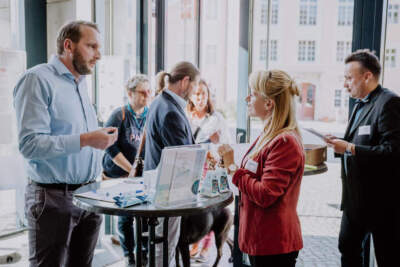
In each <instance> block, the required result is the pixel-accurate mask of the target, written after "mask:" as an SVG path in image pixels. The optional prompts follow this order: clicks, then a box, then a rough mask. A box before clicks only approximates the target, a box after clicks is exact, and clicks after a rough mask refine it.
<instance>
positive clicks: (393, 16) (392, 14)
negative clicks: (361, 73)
mask: <svg viewBox="0 0 400 267" xmlns="http://www.w3.org/2000/svg"><path fill="white" fill-rule="evenodd" d="M399 6H400V0H389V1H388V7H387V23H385V22H384V25H386V36H384V37H385V42H384V44H385V45H384V47H383V48H382V49H381V55H382V56H381V59H383V60H384V64H383V66H384V69H383V73H382V76H383V86H384V87H387V88H389V89H390V90H393V91H395V92H396V93H397V94H400V87H399V78H398V76H399V73H400V64H399V60H400V55H399V49H400V23H398V17H399ZM383 60H382V61H383Z"/></svg>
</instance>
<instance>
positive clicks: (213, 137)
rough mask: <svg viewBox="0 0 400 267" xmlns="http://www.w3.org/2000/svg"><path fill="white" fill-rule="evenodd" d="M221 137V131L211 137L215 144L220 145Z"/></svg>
mask: <svg viewBox="0 0 400 267" xmlns="http://www.w3.org/2000/svg"><path fill="white" fill-rule="evenodd" d="M219 136H220V133H219V131H216V132H215V133H213V134H212V135H210V141H211V143H213V144H218V143H219Z"/></svg>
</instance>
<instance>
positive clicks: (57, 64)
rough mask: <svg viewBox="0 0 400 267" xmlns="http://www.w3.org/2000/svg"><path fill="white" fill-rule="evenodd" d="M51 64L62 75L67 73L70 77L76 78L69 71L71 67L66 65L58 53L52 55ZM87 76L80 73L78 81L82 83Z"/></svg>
mask: <svg viewBox="0 0 400 267" xmlns="http://www.w3.org/2000/svg"><path fill="white" fill-rule="evenodd" d="M49 64H50V65H52V66H53V67H54V68H55V70H56V71H57V72H58V74H60V75H66V76H68V77H69V78H71V79H73V80H75V76H74V75H73V74H72V73H71V72H70V71H69V69H68V68H67V67H66V66H65V65H64V63H63V62H62V61H61V60H60V58H59V57H58V55H52V56H51V58H50V61H49ZM84 78H85V76H84V75H80V76H79V79H78V83H80V82H81V81H82V80H83V79H84Z"/></svg>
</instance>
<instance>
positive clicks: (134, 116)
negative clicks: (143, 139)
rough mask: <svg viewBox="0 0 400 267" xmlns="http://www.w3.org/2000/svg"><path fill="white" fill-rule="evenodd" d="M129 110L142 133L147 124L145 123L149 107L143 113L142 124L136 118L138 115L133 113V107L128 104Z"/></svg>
mask: <svg viewBox="0 0 400 267" xmlns="http://www.w3.org/2000/svg"><path fill="white" fill-rule="evenodd" d="M127 109H128V110H129V112H130V113H131V114H132V117H133V121H134V122H135V124H136V127H137V128H138V129H139V132H141V131H142V128H143V125H144V123H145V121H146V115H147V110H148V108H147V107H144V110H143V113H142V114H140V119H141V120H140V122H139V121H138V119H137V118H136V113H135V112H134V111H133V109H132V107H131V105H129V104H128V105H127Z"/></svg>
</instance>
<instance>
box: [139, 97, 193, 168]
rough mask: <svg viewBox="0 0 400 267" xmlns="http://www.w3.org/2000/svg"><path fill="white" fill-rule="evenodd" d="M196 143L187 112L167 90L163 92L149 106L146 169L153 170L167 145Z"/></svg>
mask: <svg viewBox="0 0 400 267" xmlns="http://www.w3.org/2000/svg"><path fill="white" fill-rule="evenodd" d="M191 144H194V139H193V136H192V130H191V128H190V124H189V121H188V119H187V117H186V114H185V112H184V111H183V110H182V108H181V107H180V106H179V105H178V103H177V102H176V101H175V100H174V99H173V98H172V96H170V95H169V94H168V93H166V92H162V94H160V95H159V96H157V97H156V99H155V100H154V101H153V103H152V104H151V106H150V108H149V113H148V115H147V122H146V146H145V148H146V149H145V151H146V155H145V160H144V169H145V170H153V169H155V168H156V167H157V165H158V163H159V162H160V158H161V151H162V149H163V148H164V147H167V146H179V145H191Z"/></svg>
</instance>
